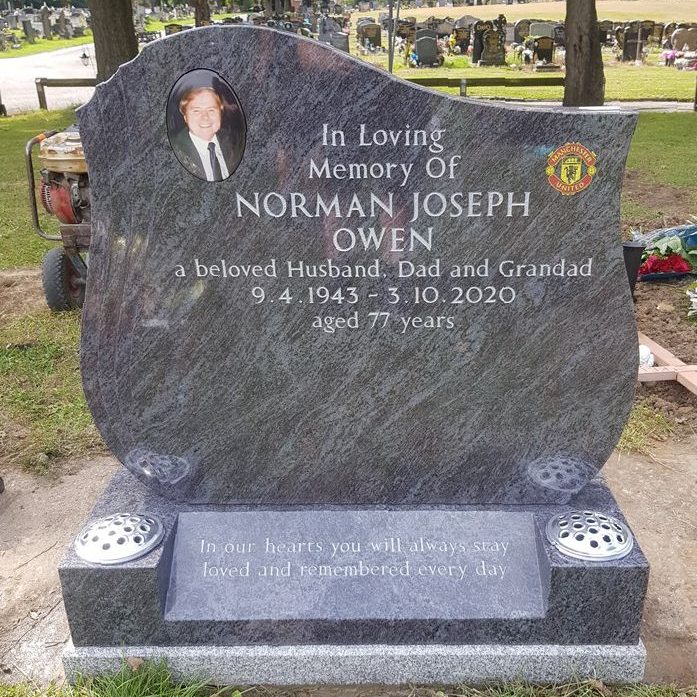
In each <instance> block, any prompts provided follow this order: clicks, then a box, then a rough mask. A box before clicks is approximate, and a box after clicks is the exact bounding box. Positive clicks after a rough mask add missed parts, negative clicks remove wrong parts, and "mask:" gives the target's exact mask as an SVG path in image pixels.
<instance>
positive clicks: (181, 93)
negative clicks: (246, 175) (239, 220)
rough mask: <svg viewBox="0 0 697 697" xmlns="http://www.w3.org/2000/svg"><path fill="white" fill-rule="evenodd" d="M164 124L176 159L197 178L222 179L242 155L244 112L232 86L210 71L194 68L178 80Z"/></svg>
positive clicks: (227, 175) (214, 180) (233, 167)
mask: <svg viewBox="0 0 697 697" xmlns="http://www.w3.org/2000/svg"><path fill="white" fill-rule="evenodd" d="M180 83H181V84H180ZM175 109H176V112H175ZM167 125H168V131H169V134H170V143H171V145H172V149H173V150H174V153H175V154H176V156H177V159H178V160H179V162H180V163H181V164H182V165H183V166H184V167H185V168H186V169H187V170H188V171H189V172H190V173H191V174H193V175H194V176H196V177H198V178H199V179H204V180H205V181H209V182H219V181H223V180H224V179H227V178H228V177H229V176H230V175H231V174H232V173H233V172H234V171H235V169H236V168H237V166H238V164H239V162H240V160H241V159H242V153H243V151H244V142H245V131H246V126H245V123H244V116H243V115H242V110H241V107H240V105H239V101H238V100H237V97H236V96H235V94H234V92H233V91H232V88H230V87H229V85H227V83H225V81H224V80H222V78H221V77H220V76H219V75H218V74H217V73H214V72H213V71H210V70H195V71H192V72H191V73H187V74H186V75H184V76H183V77H182V78H180V79H179V80H178V81H177V84H176V85H175V87H174V88H173V90H172V93H171V95H170V99H169V104H168V114H167Z"/></svg>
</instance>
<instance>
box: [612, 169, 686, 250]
mask: <svg viewBox="0 0 697 697" xmlns="http://www.w3.org/2000/svg"><path fill="white" fill-rule="evenodd" d="M622 197H623V199H625V200H629V201H632V202H635V203H637V204H644V203H645V202H650V211H651V213H650V215H645V216H640V217H636V216H626V217H623V219H622V225H621V229H622V237H623V239H629V238H630V237H631V231H632V230H642V231H643V232H648V231H650V230H656V229H659V228H663V227H672V226H673V225H682V224H683V223H685V222H686V221H687V220H688V219H689V218H690V216H693V215H694V214H695V203H694V201H693V198H692V197H693V193H692V191H691V190H689V189H680V188H678V187H676V186H670V185H668V184H659V183H658V182H655V181H651V180H650V179H648V178H647V177H646V176H645V175H644V174H643V173H642V172H640V171H639V170H636V169H627V170H626V171H625V174H624V182H623V184H622Z"/></svg>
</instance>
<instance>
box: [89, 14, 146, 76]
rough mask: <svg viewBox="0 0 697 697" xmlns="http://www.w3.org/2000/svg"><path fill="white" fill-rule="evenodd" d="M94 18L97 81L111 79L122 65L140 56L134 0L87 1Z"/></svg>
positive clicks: (93, 31)
mask: <svg viewBox="0 0 697 697" xmlns="http://www.w3.org/2000/svg"><path fill="white" fill-rule="evenodd" d="M87 7H89V10H90V13H91V15H92V22H91V27H92V35H93V36H94V53H95V57H96V59H97V80H98V81H99V82H104V80H108V79H109V78H110V77H111V76H112V75H113V74H114V73H115V72H116V70H117V69H118V67H119V66H120V65H121V64H122V63H127V62H128V61H129V60H131V58H135V57H136V56H137V55H138V40H137V39H136V32H135V29H134V28H133V10H132V8H131V0H87Z"/></svg>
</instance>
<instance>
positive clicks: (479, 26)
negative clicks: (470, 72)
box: [472, 20, 494, 65]
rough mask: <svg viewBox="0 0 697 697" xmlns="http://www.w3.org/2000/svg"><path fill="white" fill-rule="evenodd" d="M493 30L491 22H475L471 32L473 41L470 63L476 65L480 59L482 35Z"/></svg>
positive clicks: (482, 46) (482, 44)
mask: <svg viewBox="0 0 697 697" xmlns="http://www.w3.org/2000/svg"><path fill="white" fill-rule="evenodd" d="M493 28H494V24H493V22H491V21H490V20H487V21H486V22H482V21H481V20H480V21H477V22H475V23H474V25H473V27H472V32H473V34H474V39H473V41H472V63H473V64H474V65H477V64H478V63H479V61H480V60H481V57H482V52H483V51H484V34H485V33H486V32H487V31H489V30H490V29H493Z"/></svg>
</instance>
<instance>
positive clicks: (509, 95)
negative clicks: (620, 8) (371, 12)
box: [351, 8, 697, 102]
mask: <svg viewBox="0 0 697 697" xmlns="http://www.w3.org/2000/svg"><path fill="white" fill-rule="evenodd" d="M458 9H459V8H458ZM351 39H352V40H351V52H352V53H353V54H354V55H356V54H357V47H356V41H355V37H354V36H352V37H351ZM659 53H660V52H659V51H658V50H653V51H652V52H651V53H650V54H649V56H648V59H647V64H646V65H643V66H641V67H637V66H635V65H633V64H626V63H625V64H623V63H619V62H617V61H616V60H615V58H614V55H613V54H612V52H611V51H610V50H608V49H605V50H604V51H603V60H604V64H605V99H606V100H607V101H643V100H655V101H677V102H692V101H694V98H695V81H696V80H697V75H696V74H695V72H694V71H690V70H677V69H675V68H666V67H664V66H659V65H658V60H659ZM358 57H359V58H361V59H362V60H365V61H366V62H368V63H371V64H372V65H375V66H378V67H380V68H384V69H385V70H387V54H377V55H367V56H358ZM509 60H512V59H509ZM394 72H395V75H397V76H398V77H401V78H403V79H405V80H408V79H409V78H413V77H421V78H425V77H447V78H455V79H462V78H474V77H525V76H527V75H529V76H530V77H533V76H538V74H537V73H533V72H532V66H519V65H516V64H515V63H513V64H512V65H509V66H506V67H494V66H488V67H484V68H478V67H472V65H471V64H470V61H469V59H468V58H466V57H464V56H450V57H446V60H445V63H444V64H443V66H442V67H440V68H407V67H406V66H405V65H404V63H403V58H402V56H401V55H400V56H395V65H394ZM563 74H564V73H563V72H561V73H552V75H556V76H561V75H563ZM442 90H443V91H444V92H447V93H449V94H459V93H460V92H459V89H458V88H442ZM467 96H468V97H484V98H488V99H493V98H496V99H533V100H536V99H543V100H554V101H561V100H562V98H563V97H564V88H563V87H471V88H469V87H468V89H467Z"/></svg>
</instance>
